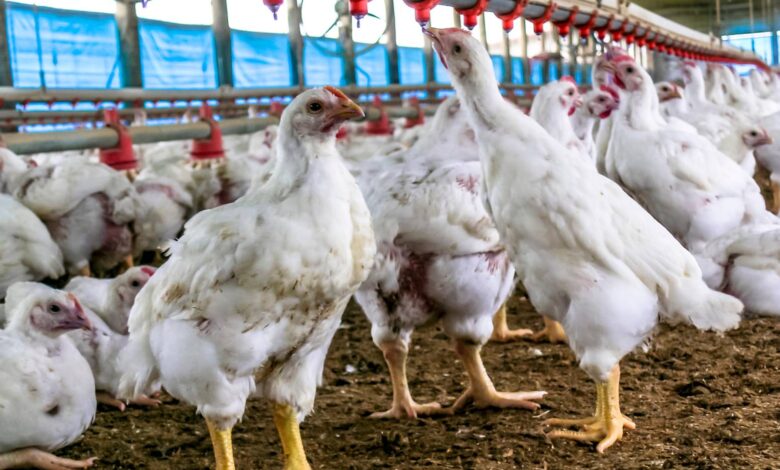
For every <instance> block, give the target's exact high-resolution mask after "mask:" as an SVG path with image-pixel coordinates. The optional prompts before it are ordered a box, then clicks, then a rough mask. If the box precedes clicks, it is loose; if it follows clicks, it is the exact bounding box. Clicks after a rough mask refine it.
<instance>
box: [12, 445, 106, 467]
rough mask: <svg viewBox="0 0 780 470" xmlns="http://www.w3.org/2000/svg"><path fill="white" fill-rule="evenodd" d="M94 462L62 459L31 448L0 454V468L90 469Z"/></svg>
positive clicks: (93, 458) (91, 458) (91, 460)
mask: <svg viewBox="0 0 780 470" xmlns="http://www.w3.org/2000/svg"><path fill="white" fill-rule="evenodd" d="M95 460H96V458H95V457H90V458H88V459H85V460H71V459H64V458H62V457H57V456H56V455H53V454H50V453H48V452H44V451H42V450H39V449H32V448H31V449H22V450H17V451H14V452H9V453H7V454H0V468H15V467H35V468H40V469H42V470H70V469H74V468H87V467H91V466H92V465H93V464H94V463H95Z"/></svg>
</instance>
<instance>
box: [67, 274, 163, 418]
mask: <svg viewBox="0 0 780 470" xmlns="http://www.w3.org/2000/svg"><path fill="white" fill-rule="evenodd" d="M153 274H154V268H152V267H150V266H136V267H134V268H130V269H128V270H127V271H125V272H124V273H122V274H120V275H119V276H117V277H116V278H114V279H94V278H91V277H74V278H73V279H71V280H70V282H68V284H67V285H66V286H65V287H64V288H63V290H65V291H67V292H71V293H73V294H74V295H75V296H76V298H78V299H79V302H80V303H81V304H82V306H83V307H84V312H85V313H86V315H87V318H89V321H90V323H91V324H92V328H91V329H90V330H88V331H71V332H69V333H68V337H69V338H70V339H71V340H72V341H73V343H74V344H75V345H76V348H77V349H78V350H79V352H80V353H81V355H82V356H84V359H86V360H87V362H88V363H89V366H90V368H91V369H92V374H93V375H94V377H95V390H96V391H97V400H98V402H99V403H103V404H105V405H109V406H113V407H115V408H118V409H119V410H120V411H124V409H125V404H124V403H123V402H122V401H120V400H117V399H116V394H117V390H118V388H119V379H120V377H121V375H122V370H123V368H122V364H121V363H120V362H119V354H120V352H121V351H122V349H124V347H125V345H127V319H128V317H129V316H130V309H131V308H132V306H133V302H134V301H135V296H136V295H137V294H138V292H140V290H141V288H143V286H145V285H146V283H147V282H149V279H150V278H151V276H152V275H153ZM132 403H134V404H137V405H146V406H157V405H159V404H160V401H159V400H155V399H153V398H149V397H147V396H145V395H142V396H140V397H137V398H136V399H135V400H132Z"/></svg>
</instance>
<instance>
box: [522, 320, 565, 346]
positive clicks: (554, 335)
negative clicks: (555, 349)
mask: <svg viewBox="0 0 780 470" xmlns="http://www.w3.org/2000/svg"><path fill="white" fill-rule="evenodd" d="M542 320H544V328H542V329H541V330H539V331H537V332H536V333H533V334H532V335H531V336H530V337H529V338H528V339H530V340H531V341H544V340H545V339H546V340H547V341H548V342H550V343H552V344H555V343H568V342H569V340H568V338H567V337H566V332H565V331H563V326H562V325H561V324H560V323H558V322H557V321H555V320H553V319H551V318H549V317H547V316H545V315H542Z"/></svg>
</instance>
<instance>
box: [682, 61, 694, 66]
mask: <svg viewBox="0 0 780 470" xmlns="http://www.w3.org/2000/svg"><path fill="white" fill-rule="evenodd" d="M683 64H685V65H688V66H690V67H696V62H694V61H692V60H684V61H683Z"/></svg>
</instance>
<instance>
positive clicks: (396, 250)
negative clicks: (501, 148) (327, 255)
mask: <svg viewBox="0 0 780 470" xmlns="http://www.w3.org/2000/svg"><path fill="white" fill-rule="evenodd" d="M443 114H447V115H448V114H449V111H447V110H446V109H445V113H443ZM461 114H462V113H461ZM440 117H443V116H440ZM434 123H435V118H434ZM461 132H462V130H461V129H457V128H456V129H449V131H448V133H445V134H439V135H438V138H439V140H441V141H446V140H447V137H449V136H450V135H452V134H453V133H454V134H456V135H458V134H461ZM470 134H471V135H472V136H473V133H470ZM430 138H431V137H430V135H429V136H426V139H430ZM472 138H473V137H472ZM417 144H422V145H421V147H422V148H421V149H418V146H419V145H417ZM417 144H416V145H414V146H413V147H412V148H411V149H410V150H409V152H408V153H409V154H410V156H409V157H408V160H409V161H410V163H409V164H406V165H398V166H396V167H394V168H388V169H387V170H386V171H385V172H384V173H383V174H381V175H370V177H369V178H366V179H363V180H361V187H362V188H363V191H364V194H365V195H366V202H367V203H368V206H369V208H370V209H371V214H372V217H373V219H374V230H375V233H376V238H377V258H376V262H375V264H374V269H373V271H372V272H371V275H370V276H369V277H368V279H367V280H366V282H364V283H363V285H362V286H361V288H360V289H359V290H358V292H357V293H356V294H355V299H356V300H357V301H358V303H359V304H360V306H361V307H362V308H363V311H364V312H365V314H366V316H367V317H368V319H369V320H370V321H371V335H372V338H373V340H374V343H375V344H376V345H377V346H378V347H379V348H380V349H381V350H382V352H383V354H384V357H385V361H386V362H387V366H388V369H389V370H390V378H391V381H392V385H393V402H392V406H391V407H390V409H389V410H387V411H385V412H380V413H374V414H373V415H372V417H375V418H403V417H409V418H416V417H417V416H418V415H428V414H436V413H439V412H440V406H439V404H438V403H429V404H418V403H416V402H415V401H414V400H413V399H412V396H411V393H410V391H409V386H408V383H407V379H406V358H407V354H408V351H409V344H410V341H411V335H412V332H413V331H414V329H415V328H417V327H421V326H423V325H427V324H430V323H432V322H434V321H436V320H439V321H441V324H442V326H443V328H444V332H445V333H446V334H447V335H448V336H450V337H451V338H452V339H453V340H454V342H455V351H456V353H457V354H458V356H459V357H460V359H461V361H462V362H463V365H464V366H465V368H466V373H467V375H468V378H469V386H468V389H467V390H466V391H465V392H464V393H463V395H461V397H460V398H459V399H458V400H457V401H456V402H455V404H454V405H453V407H452V409H451V410H449V411H455V410H458V409H460V408H462V407H463V406H465V405H466V404H467V403H469V402H471V401H473V402H474V403H475V404H476V405H477V406H481V407H486V406H496V407H520V408H526V409H536V408H538V407H539V405H538V404H537V403H535V402H534V401H533V400H538V399H541V398H542V397H543V396H544V392H517V393H502V392H497V391H496V389H495V387H494V386H493V383H492V381H491V380H490V377H489V376H488V375H487V372H486V371H485V367H484V366H483V364H482V359H481V356H480V350H481V348H482V345H484V344H485V342H487V340H488V339H489V338H490V337H491V332H492V330H493V327H492V319H493V316H494V314H495V313H496V312H497V311H498V310H499V308H500V307H501V306H502V304H503V303H504V301H505V300H506V298H507V297H508V296H509V295H510V294H511V291H512V287H513V286H514V279H513V277H514V268H513V267H512V265H511V263H510V262H509V258H508V256H507V254H506V252H505V251H504V249H503V247H502V246H501V244H500V242H499V237H498V232H497V231H496V229H495V227H494V225H493V223H492V221H491V220H490V217H489V216H488V214H487V213H486V212H485V208H484V206H483V204H482V201H481V197H480V187H481V179H482V177H481V169H480V164H479V162H476V161H471V162H454V163H452V162H451V163H447V162H442V161H441V155H440V154H438V151H437V149H436V148H435V147H434V148H428V146H427V145H425V142H422V139H421V140H418V142H417ZM467 148H468V149H470V150H471V152H472V155H473V156H476V145H475V143H474V142H473V141H472V142H471V144H470V145H468V147H467ZM418 150H421V152H419V151H418ZM465 150H467V149H466V148H462V149H461V152H462V153H464V154H465V153H467V152H465ZM428 152H432V153H428ZM429 155H433V157H432V158H431V159H430V160H428V161H426V159H427V158H428V157H429ZM504 327H505V324H504ZM530 333H531V332H530V331H528V330H524V331H522V332H520V333H519V335H520V336H525V335H528V334H530Z"/></svg>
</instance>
